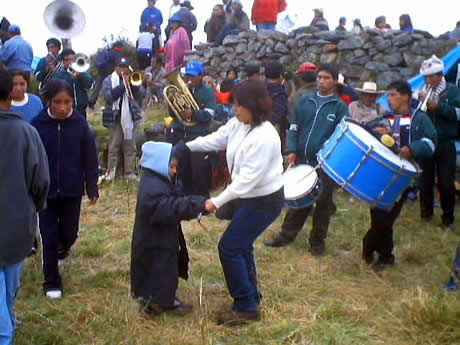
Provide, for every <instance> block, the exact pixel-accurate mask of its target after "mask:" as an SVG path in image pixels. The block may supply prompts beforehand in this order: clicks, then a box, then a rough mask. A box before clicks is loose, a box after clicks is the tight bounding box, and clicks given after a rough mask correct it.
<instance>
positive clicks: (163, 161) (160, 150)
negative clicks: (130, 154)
mask: <svg viewBox="0 0 460 345" xmlns="http://www.w3.org/2000/svg"><path fill="white" fill-rule="evenodd" d="M171 152H172V145H171V144H168V143H161V142H155V141H147V142H146V143H145V144H144V145H142V157H141V166H142V167H143V168H145V169H149V170H152V171H154V172H156V173H157V174H159V175H161V176H163V177H165V178H167V179H168V181H171V177H170V176H169V173H168V169H169V161H170V159H171Z"/></svg>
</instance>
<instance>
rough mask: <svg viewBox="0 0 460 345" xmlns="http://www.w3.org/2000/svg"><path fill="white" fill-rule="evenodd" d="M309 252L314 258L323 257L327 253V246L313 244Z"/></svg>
mask: <svg viewBox="0 0 460 345" xmlns="http://www.w3.org/2000/svg"><path fill="white" fill-rule="evenodd" d="M308 250H309V251H310V253H311V255H313V256H321V255H323V254H324V253H325V252H326V244H324V243H320V244H311V245H310V248H309V249H308Z"/></svg>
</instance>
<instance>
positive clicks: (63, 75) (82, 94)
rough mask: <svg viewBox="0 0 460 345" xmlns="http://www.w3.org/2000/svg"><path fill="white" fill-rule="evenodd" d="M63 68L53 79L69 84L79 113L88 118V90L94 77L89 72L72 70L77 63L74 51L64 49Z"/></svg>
mask: <svg viewBox="0 0 460 345" xmlns="http://www.w3.org/2000/svg"><path fill="white" fill-rule="evenodd" d="M61 59H62V62H63V67H62V69H60V70H59V71H57V72H56V74H55V75H54V77H53V79H57V80H63V81H65V82H67V83H68V84H69V85H70V87H71V88H72V89H73V92H74V105H75V108H77V110H78V112H79V113H80V114H81V115H82V116H83V117H84V118H86V107H87V106H88V90H89V88H90V87H91V84H92V83H93V77H92V76H91V74H89V73H88V72H81V73H80V72H77V71H75V70H74V69H73V68H72V64H73V63H74V62H75V52H74V51H73V50H72V49H64V50H63V51H62V53H61Z"/></svg>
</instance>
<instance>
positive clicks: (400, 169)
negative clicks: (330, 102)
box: [318, 121, 421, 178]
mask: <svg viewBox="0 0 460 345" xmlns="http://www.w3.org/2000/svg"><path fill="white" fill-rule="evenodd" d="M345 122H346V121H344V122H341V123H340V124H341V129H342V128H343V129H344V132H345V133H344V135H346V136H347V137H348V138H349V139H350V140H351V141H352V142H354V143H355V144H356V145H357V146H358V148H359V149H360V150H361V151H363V152H364V153H365V152H366V149H365V146H368V147H371V145H367V144H366V143H364V142H363V141H362V140H361V139H360V138H358V137H357V136H356V135H355V134H354V133H353V132H352V131H351V130H350V128H349V127H348V126H346V125H345V124H344V123H345ZM331 137H332V136H331ZM382 145H383V144H382ZM372 147H373V146H372ZM323 148H324V146H323ZM322 152H323V150H322V149H321V150H320V151H319V152H318V158H319V160H321V162H320V163H324V162H325V160H324V158H323V157H322ZM390 152H391V151H390ZM369 156H370V157H372V158H374V159H375V160H376V161H377V162H379V163H380V164H382V165H383V166H385V167H387V168H388V169H390V170H391V171H393V172H395V173H398V174H400V175H403V176H406V177H413V178H415V177H417V176H418V175H420V173H421V171H420V169H419V168H418V167H417V165H415V164H414V163H412V162H411V161H407V162H409V163H410V164H412V166H413V167H414V170H415V171H410V170H408V169H406V168H405V167H404V168H403V167H401V166H399V167H398V166H397V165H396V164H394V163H393V162H391V161H389V160H388V159H386V158H385V157H383V156H382V155H381V154H380V153H378V152H377V151H375V150H374V149H373V150H372V152H371V153H370V155H369ZM400 172H402V174H401V173H400ZM405 172H407V174H406V173H405Z"/></svg>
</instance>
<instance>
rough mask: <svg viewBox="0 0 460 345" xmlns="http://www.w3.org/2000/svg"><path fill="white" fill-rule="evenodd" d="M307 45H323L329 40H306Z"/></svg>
mask: <svg viewBox="0 0 460 345" xmlns="http://www.w3.org/2000/svg"><path fill="white" fill-rule="evenodd" d="M308 44H309V45H315V46H323V45H326V44H327V45H329V44H331V42H329V41H325V40H311V41H309V42H308Z"/></svg>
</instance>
